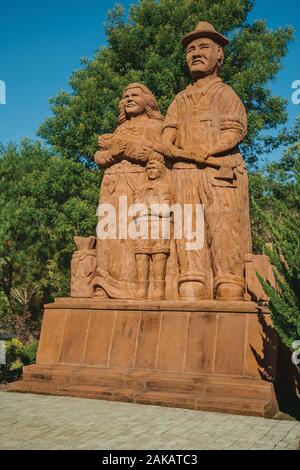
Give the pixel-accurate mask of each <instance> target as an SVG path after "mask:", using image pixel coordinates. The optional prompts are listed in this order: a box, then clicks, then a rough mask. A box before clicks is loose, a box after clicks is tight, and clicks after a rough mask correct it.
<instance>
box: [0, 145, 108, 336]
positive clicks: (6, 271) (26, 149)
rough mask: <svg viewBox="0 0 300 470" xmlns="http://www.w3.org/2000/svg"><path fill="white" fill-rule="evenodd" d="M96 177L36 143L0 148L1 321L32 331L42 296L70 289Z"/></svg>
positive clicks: (91, 215)
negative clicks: (71, 267)
mask: <svg viewBox="0 0 300 470" xmlns="http://www.w3.org/2000/svg"><path fill="white" fill-rule="evenodd" d="M100 180H101V173H100V172H98V171H94V170H92V169H87V168H86V167H85V166H84V165H82V164H80V163H77V162H74V161H70V160H66V159H62V158H58V157H56V156H53V155H52V154H51V153H50V152H49V151H48V150H46V149H43V148H42V147H41V146H40V144H38V143H31V142H30V141H24V142H23V144H22V145H21V146H20V147H19V148H18V147H16V146H13V145H10V146H8V147H7V148H2V151H1V156H0V217H1V225H0V320H1V321H3V322H4V320H5V324H6V325H7V326H8V327H10V332H12V333H14V334H16V333H17V334H18V336H19V337H21V338H23V339H27V337H28V335H29V336H30V334H35V332H36V329H37V328H38V326H39V322H40V319H41V314H42V306H43V304H44V303H45V302H47V301H50V300H53V298H54V297H55V296H58V295H66V294H67V293H68V290H69V279H70V273H69V265H70V258H71V253H72V252H73V251H74V248H75V246H74V244H73V236H74V235H82V236H85V235H91V234H93V233H94V232H95V226H96V222H97V219H96V208H97V199H98V191H99V185H100ZM1 317H2V318H1Z"/></svg>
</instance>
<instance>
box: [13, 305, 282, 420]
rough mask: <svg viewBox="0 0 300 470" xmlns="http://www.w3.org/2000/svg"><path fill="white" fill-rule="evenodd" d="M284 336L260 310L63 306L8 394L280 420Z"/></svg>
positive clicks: (52, 308)
mask: <svg viewBox="0 0 300 470" xmlns="http://www.w3.org/2000/svg"><path fill="white" fill-rule="evenodd" d="M276 364H277V336H276V334H275V333H274V330H273V328H272V325H271V322H270V317H269V313H268V311H267V310H260V309H259V308H258V306H257V305H256V304H254V303H253V302H220V301H214V300H212V301H199V302H186V301H184V302H183V301H152V302H149V301H133V300H132V301H130V300H128V301H120V300H111V299H109V300H100V299H73V298H63V299H57V300H56V301H55V302H54V303H53V304H49V305H46V306H45V315H44V319H43V325H42V331H41V338H40V343H39V351H38V356H37V363H36V364H35V365H31V366H27V367H25V368H24V377H23V380H22V381H19V382H15V383H13V384H10V386H9V390H10V391H19V392H32V393H44V394H55V395H66V396H76V397H85V398H99V399H104V400H115V401H127V402H133V403H144V404H155V405H163V406H173V407H182V408H190V409H199V410H211V411H221V412H228V413H237V414H245V415H255V416H265V417H272V416H274V415H275V414H276V413H277V411H278V405H277V400H276V396H275V392H274V385H273V383H274V381H275V378H276Z"/></svg>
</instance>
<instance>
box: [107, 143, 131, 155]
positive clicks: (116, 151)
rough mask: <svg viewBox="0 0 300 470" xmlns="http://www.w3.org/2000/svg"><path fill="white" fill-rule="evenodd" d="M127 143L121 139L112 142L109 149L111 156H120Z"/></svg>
mask: <svg viewBox="0 0 300 470" xmlns="http://www.w3.org/2000/svg"><path fill="white" fill-rule="evenodd" d="M126 147H127V144H126V143H125V142H122V141H121V140H117V141H115V142H113V145H112V147H111V149H110V153H111V156H112V157H113V158H118V157H120V156H122V155H123V154H124V152H125V150H126Z"/></svg>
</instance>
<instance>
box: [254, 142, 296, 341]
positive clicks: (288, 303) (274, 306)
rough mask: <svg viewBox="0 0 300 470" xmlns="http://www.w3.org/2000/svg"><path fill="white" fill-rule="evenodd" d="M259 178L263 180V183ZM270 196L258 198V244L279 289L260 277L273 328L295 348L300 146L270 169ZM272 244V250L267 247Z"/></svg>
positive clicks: (255, 206) (256, 204)
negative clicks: (268, 259)
mask: <svg viewBox="0 0 300 470" xmlns="http://www.w3.org/2000/svg"><path fill="white" fill-rule="evenodd" d="M262 178H263V177H262V175H260V179H262ZM265 178H266V181H267V182H268V185H267V186H266V187H268V188H269V189H268V191H269V194H263V195H261V197H257V198H256V202H254V208H255V210H256V223H257V225H258V226H260V231H259V232H257V233H256V235H257V239H256V241H257V243H258V245H259V247H260V249H263V250H264V251H265V252H266V253H267V254H268V256H269V258H270V261H271V263H272V265H273V267H274V275H275V279H276V283H277V289H274V288H273V287H272V286H271V285H269V284H268V283H267V282H265V281H264V280H263V279H262V278H261V277H259V279H260V282H261V284H262V286H263V288H264V290H265V292H266V294H267V295H268V296H269V298H270V310H271V317H272V320H273V324H274V326H275V328H276V330H277V331H278V333H279V335H280V337H281V339H282V341H283V342H284V343H285V344H286V345H287V346H288V347H290V348H292V343H293V341H296V340H299V339H300V230H299V226H300V143H299V139H298V142H296V143H295V144H294V145H293V146H292V147H291V148H289V149H288V151H287V152H286V153H285V154H284V156H283V158H282V159H281V161H280V162H277V163H273V164H271V165H270V166H269V168H268V175H267V177H265ZM266 242H271V243H272V248H268V247H266V246H265V244H266Z"/></svg>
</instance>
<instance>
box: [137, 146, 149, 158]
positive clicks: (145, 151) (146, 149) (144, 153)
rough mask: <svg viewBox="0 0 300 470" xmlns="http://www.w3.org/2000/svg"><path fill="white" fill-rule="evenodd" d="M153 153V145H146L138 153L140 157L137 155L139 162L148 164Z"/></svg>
mask: <svg viewBox="0 0 300 470" xmlns="http://www.w3.org/2000/svg"><path fill="white" fill-rule="evenodd" d="M152 152H153V147H152V146H151V145H144V146H143V147H142V148H141V149H140V151H139V152H138V155H137V156H138V160H139V161H142V162H147V161H148V160H149V156H150V155H151V154H152Z"/></svg>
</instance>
